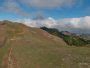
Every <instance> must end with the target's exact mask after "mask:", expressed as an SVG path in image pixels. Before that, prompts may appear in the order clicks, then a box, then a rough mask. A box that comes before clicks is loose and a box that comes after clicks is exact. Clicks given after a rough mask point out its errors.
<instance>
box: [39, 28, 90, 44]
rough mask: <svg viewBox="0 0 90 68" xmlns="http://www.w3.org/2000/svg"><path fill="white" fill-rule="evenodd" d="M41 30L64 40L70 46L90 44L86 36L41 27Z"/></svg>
mask: <svg viewBox="0 0 90 68" xmlns="http://www.w3.org/2000/svg"><path fill="white" fill-rule="evenodd" d="M41 29H43V30H45V31H47V32H49V33H50V34H52V35H55V36H58V37H60V38H62V39H63V40H64V41H65V42H66V43H67V44H68V45H75V46H85V45H87V44H89V43H90V40H86V39H85V38H86V37H85V38H84V36H81V35H78V34H76V33H71V32H69V31H59V30H57V29H55V28H47V27H41Z"/></svg>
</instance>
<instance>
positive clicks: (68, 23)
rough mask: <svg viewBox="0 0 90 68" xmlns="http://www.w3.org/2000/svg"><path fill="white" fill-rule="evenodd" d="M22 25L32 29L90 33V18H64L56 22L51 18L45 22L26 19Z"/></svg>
mask: <svg viewBox="0 0 90 68" xmlns="http://www.w3.org/2000/svg"><path fill="white" fill-rule="evenodd" d="M22 23H23V24H25V25H27V26H30V27H42V26H46V27H49V28H57V29H59V30H70V31H73V30H76V31H80V30H82V31H83V32H85V31H84V30H86V31H90V16H85V17H80V18H64V19H60V20H55V19H53V18H51V17H49V18H48V19H43V20H32V19H24V20H23V21H22Z"/></svg>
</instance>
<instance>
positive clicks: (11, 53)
mask: <svg viewBox="0 0 90 68" xmlns="http://www.w3.org/2000/svg"><path fill="white" fill-rule="evenodd" d="M89 50H90V48H88V47H81V48H80V47H74V46H72V47H70V46H67V44H66V43H65V42H64V41H63V40H62V39H60V38H58V37H56V36H53V35H51V34H49V33H47V32H45V31H43V30H41V29H39V28H31V27H27V26H25V25H23V24H20V23H12V22H10V21H3V22H0V68H90V51H89Z"/></svg>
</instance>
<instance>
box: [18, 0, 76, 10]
mask: <svg viewBox="0 0 90 68" xmlns="http://www.w3.org/2000/svg"><path fill="white" fill-rule="evenodd" d="M19 1H20V2H21V3H23V4H25V5H28V6H29V7H37V8H58V7H72V6H73V5H74V4H75V3H76V1H77V0H19Z"/></svg>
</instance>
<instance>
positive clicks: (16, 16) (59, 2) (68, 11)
mask: <svg viewBox="0 0 90 68" xmlns="http://www.w3.org/2000/svg"><path fill="white" fill-rule="evenodd" d="M0 20H12V21H19V22H22V23H23V24H26V25H28V26H32V27H41V26H47V27H50V28H57V29H59V30H70V31H76V32H80V31H81V32H85V33H87V32H90V0H0Z"/></svg>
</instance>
